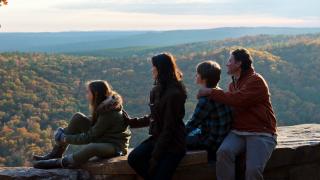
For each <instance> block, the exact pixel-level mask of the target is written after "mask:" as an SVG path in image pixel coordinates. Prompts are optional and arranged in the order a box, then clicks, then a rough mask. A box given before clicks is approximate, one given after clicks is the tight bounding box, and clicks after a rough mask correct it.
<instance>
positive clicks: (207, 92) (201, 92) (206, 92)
mask: <svg viewBox="0 0 320 180" xmlns="http://www.w3.org/2000/svg"><path fill="white" fill-rule="evenodd" d="M211 91H212V89H211V88H201V89H199V91H198V94H197V98H198V99H199V98H200V97H203V96H209V95H210V93H211Z"/></svg>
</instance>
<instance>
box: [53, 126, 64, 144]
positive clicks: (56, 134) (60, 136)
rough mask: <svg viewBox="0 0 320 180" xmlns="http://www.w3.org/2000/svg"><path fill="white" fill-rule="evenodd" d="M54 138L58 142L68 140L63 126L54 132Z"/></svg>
mask: <svg viewBox="0 0 320 180" xmlns="http://www.w3.org/2000/svg"><path fill="white" fill-rule="evenodd" d="M54 140H55V141H56V142H65V141H66V136H65V134H64V130H63V128H62V127H59V128H58V129H57V130H56V131H55V132H54Z"/></svg>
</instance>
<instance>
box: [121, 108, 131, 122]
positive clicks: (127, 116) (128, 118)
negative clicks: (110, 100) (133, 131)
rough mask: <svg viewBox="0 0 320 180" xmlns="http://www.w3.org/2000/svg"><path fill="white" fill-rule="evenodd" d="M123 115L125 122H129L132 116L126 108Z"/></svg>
mask: <svg viewBox="0 0 320 180" xmlns="http://www.w3.org/2000/svg"><path fill="white" fill-rule="evenodd" d="M122 117H123V120H124V122H125V123H127V124H129V122H130V119H131V117H130V116H129V115H128V113H127V112H126V111H125V110H122Z"/></svg>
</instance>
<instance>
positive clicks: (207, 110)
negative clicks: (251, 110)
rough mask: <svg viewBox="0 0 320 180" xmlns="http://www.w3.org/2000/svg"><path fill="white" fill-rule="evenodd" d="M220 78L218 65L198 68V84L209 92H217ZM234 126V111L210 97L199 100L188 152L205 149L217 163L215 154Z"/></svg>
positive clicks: (189, 128) (189, 126)
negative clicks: (214, 90) (208, 89)
mask: <svg viewBox="0 0 320 180" xmlns="http://www.w3.org/2000/svg"><path fill="white" fill-rule="evenodd" d="M220 74H221V68H220V65H219V64H218V63H217V62H214V61H205V62H202V63H200V64H198V65H197V75H196V83H197V84H198V85H200V86H204V87H207V88H216V87H217V85H218V82H219V81H220ZM217 88H218V87H217ZM231 122H232V112H231V109H230V107H228V106H226V105H225V104H221V103H218V102H215V101H213V100H210V99H208V98H207V97H201V98H199V100H198V104H197V106H196V108H195V110H194V113H193V115H192V118H191V119H190V120H189V121H188V122H187V124H186V130H187V137H186V142H187V148H188V149H189V150H200V149H205V150H207V151H208V160H209V161H212V160H215V153H216V151H217V149H218V148H219V146H220V144H221V143H222V141H223V139H224V138H225V136H226V135H227V134H228V132H229V130H230V128H231Z"/></svg>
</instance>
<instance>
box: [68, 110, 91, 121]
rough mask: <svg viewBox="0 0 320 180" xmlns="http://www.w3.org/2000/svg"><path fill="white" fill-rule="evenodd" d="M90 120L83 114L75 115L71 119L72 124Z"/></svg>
mask: <svg viewBox="0 0 320 180" xmlns="http://www.w3.org/2000/svg"><path fill="white" fill-rule="evenodd" d="M88 120H89V119H88V118H87V117H86V116H85V115H84V114H83V113H81V112H77V113H75V114H74V115H73V116H72V118H71V122H83V121H88Z"/></svg>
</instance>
